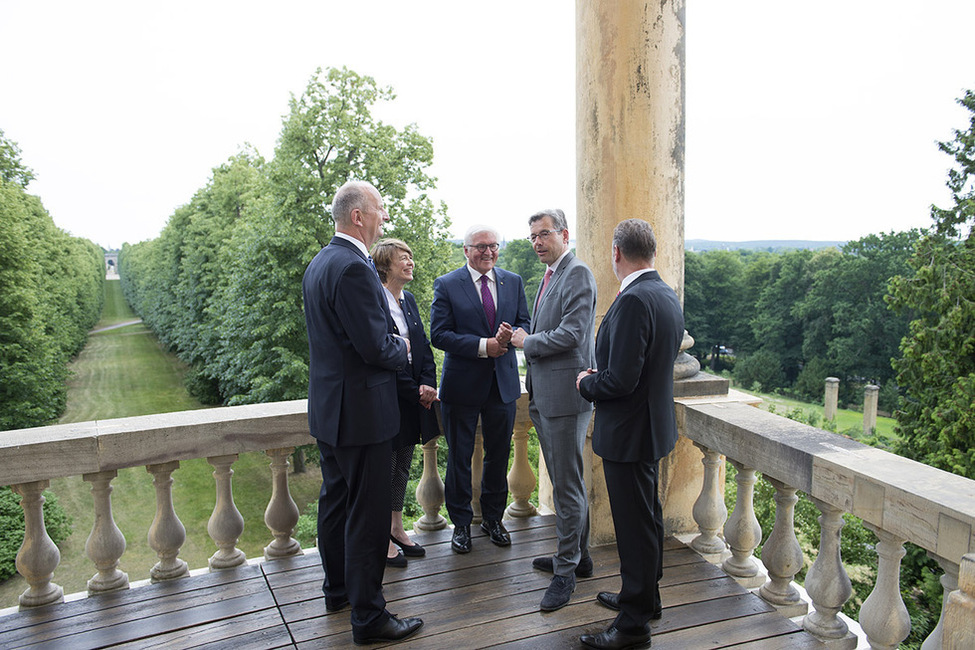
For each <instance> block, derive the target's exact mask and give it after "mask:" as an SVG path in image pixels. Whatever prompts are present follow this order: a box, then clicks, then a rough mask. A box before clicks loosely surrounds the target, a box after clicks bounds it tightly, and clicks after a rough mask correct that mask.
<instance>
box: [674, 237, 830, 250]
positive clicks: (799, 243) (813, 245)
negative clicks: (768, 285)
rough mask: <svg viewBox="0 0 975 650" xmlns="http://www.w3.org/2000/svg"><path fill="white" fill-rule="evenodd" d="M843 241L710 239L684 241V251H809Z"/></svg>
mask: <svg viewBox="0 0 975 650" xmlns="http://www.w3.org/2000/svg"><path fill="white" fill-rule="evenodd" d="M845 243H846V242H845V241H809V240H805V239H762V240H757V241H712V240H710V239H688V240H685V241H684V249H685V250H689V251H694V252H696V253H700V252H702V251H716V250H719V251H733V250H751V251H770V252H778V251H784V250H796V249H801V248H805V249H809V250H817V249H820V248H829V247H831V246H832V247H835V248H839V247H841V246H843V245H844V244H845Z"/></svg>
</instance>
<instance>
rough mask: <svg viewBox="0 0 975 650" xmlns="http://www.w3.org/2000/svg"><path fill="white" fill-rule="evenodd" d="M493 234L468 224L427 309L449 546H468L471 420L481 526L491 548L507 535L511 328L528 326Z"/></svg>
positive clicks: (515, 381)
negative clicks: (438, 362) (438, 366)
mask: <svg viewBox="0 0 975 650" xmlns="http://www.w3.org/2000/svg"><path fill="white" fill-rule="evenodd" d="M498 248H499V244H498V233H497V232H496V231H495V230H494V229H493V228H490V227H488V226H472V227H471V228H470V229H469V230H468V231H467V234H466V236H465V237H464V256H465V257H467V264H465V265H464V266H462V267H460V268H459V269H457V270H455V271H451V272H450V273H447V274H446V275H442V276H440V277H439V278H437V279H436V280H435V281H434V283H433V304H432V305H431V307H430V340H431V341H432V342H433V345H434V346H435V347H438V348H440V349H441V350H443V351H444V352H446V354H445V355H444V361H443V376H442V378H441V381H440V413H441V415H442V416H443V428H444V435H445V437H446V438H447V478H446V481H445V485H444V497H445V501H446V502H447V513H448V514H449V515H450V521H451V522H453V524H454V533H453V536H452V537H451V540H450V547H451V548H452V549H453V550H454V552H455V553H469V552H470V551H471V546H472V545H471V521H472V519H473V516H474V513H473V509H472V508H471V498H472V494H473V490H472V489H471V454H472V453H473V451H474V434H475V431H476V429H477V421H478V419H480V421H481V437H482V439H483V441H484V471H483V474H482V475H481V517H482V521H481V529H482V530H483V531H484V532H485V533H487V535H488V536H489V537H490V538H491V541H492V542H493V543H494V544H496V545H498V546H508V545H509V544H511V538H510V536H509V535H508V531H507V530H506V529H505V527H504V524H502V523H501V517H502V516H503V515H504V506H505V503H506V502H507V499H508V479H507V472H508V456H509V455H510V451H511V430H512V427H513V426H514V423H515V411H516V408H517V407H516V404H515V402H516V401H517V399H518V397H520V396H521V382H520V380H519V378H518V361H517V359H516V358H515V349H514V347H513V346H511V347H509V345H508V344H509V343H510V342H511V336H512V332H513V329H512V328H513V327H521V328H523V329H524V328H527V327H529V326H530V324H531V323H530V321H529V316H528V303H527V301H526V300H525V289H524V285H523V284H522V281H521V276H520V275H518V274H517V273H511V272H510V271H505V270H503V269H499V268H497V267H496V266H495V262H497V261H498Z"/></svg>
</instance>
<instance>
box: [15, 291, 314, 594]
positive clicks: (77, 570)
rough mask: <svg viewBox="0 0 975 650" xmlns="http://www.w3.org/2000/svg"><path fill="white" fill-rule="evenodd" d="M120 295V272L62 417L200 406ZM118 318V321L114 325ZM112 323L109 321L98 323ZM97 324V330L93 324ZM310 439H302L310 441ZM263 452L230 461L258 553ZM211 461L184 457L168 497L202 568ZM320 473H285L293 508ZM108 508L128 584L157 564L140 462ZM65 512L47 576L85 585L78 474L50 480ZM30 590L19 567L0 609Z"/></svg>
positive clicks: (251, 551)
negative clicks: (67, 530) (68, 528)
mask: <svg viewBox="0 0 975 650" xmlns="http://www.w3.org/2000/svg"><path fill="white" fill-rule="evenodd" d="M137 319H138V316H137V315H136V314H134V313H133V312H132V310H131V309H130V308H129V306H128V305H127V304H126V302H125V300H124V298H123V297H122V290H121V287H120V284H119V281H118V280H106V282H105V308H104V311H103V314H102V318H101V320H99V322H98V324H97V325H96V326H95V327H94V329H93V333H92V334H90V335H89V339H88V344H87V345H86V346H85V349H84V350H82V352H81V354H79V355H78V358H77V359H76V360H75V361H73V362H72V364H71V371H72V373H73V376H72V378H71V380H70V381H69V384H68V404H67V408H66V410H65V413H64V415H63V416H62V418H61V422H84V421H88V420H104V419H109V418H118V417H128V416H134V415H147V414H150V413H167V412H172V411H184V410H189V409H198V408H205V407H204V406H203V405H202V404H200V403H199V402H198V401H196V400H195V399H194V398H193V397H192V396H191V395H189V393H187V391H186V389H185V388H184V386H183V374H184V372H185V366H184V365H183V364H182V363H181V362H180V361H179V360H178V359H177V358H176V357H175V356H174V355H172V354H170V353H169V352H167V351H166V350H164V349H163V348H162V346H161V345H160V344H159V342H158V341H157V340H156V337H155V336H154V335H153V334H152V332H150V331H149V329H148V328H147V327H146V326H145V325H143V324H142V323H141V322H140V323H136V324H131V325H124V323H126V322H127V321H132V320H137ZM118 325H122V326H121V327H113V326H118ZM103 328H111V329H103ZM100 329H101V330H103V331H100V332H97V333H96V332H94V330H100ZM310 441H311V438H309V442H310ZM269 463H270V459H269V458H268V457H267V456H266V455H265V454H262V453H252V454H244V455H242V456H241V457H240V460H238V461H237V462H236V463H235V464H234V467H233V469H234V477H233V485H234V500H235V502H236V504H237V508H238V509H239V510H240V512H241V514H242V515H243V516H244V521H245V529H244V534H243V535H242V536H241V539H240V541H239V542H238V544H237V546H238V548H240V549H242V550H243V551H244V552H245V553H246V554H247V557H260V556H261V555H262V554H263V548H264V546H266V545H267V544H268V543H269V542H270V541H271V539H272V538H271V534H270V532H269V531H268V530H267V528H266V527H265V526H264V524H263V521H264V509H265V508H266V507H267V502H268V499H269V498H270V495H271V472H270V469H269ZM212 473H213V468H212V467H211V466H210V465H209V464H207V462H206V460H205V459H202V458H201V459H195V460H191V461H187V462H183V463H182V465H181V467H180V469H178V470H177V471H176V472H174V473H173V479H174V481H175V483H174V486H173V499H174V502H175V506H176V513H177V514H178V515H179V517H180V520H181V521H182V522H183V525H184V526H185V527H186V543H185V545H184V546H183V548H182V550H181V551H180V557H181V558H182V559H184V560H186V562H187V563H188V564H189V566H190V568H191V569H196V568H202V567H206V566H207V559H208V558H209V557H210V556H211V555H212V554H213V553H214V552H215V551H216V546H215V545H214V544H213V542H212V541H211V540H210V538H209V536H208V535H207V533H206V524H207V520H208V519H209V518H210V514H211V512H212V511H213V505H214V502H215V501H216V492H215V487H214V481H213V476H212ZM320 484H321V476H320V474H319V473H318V469H317V467H314V466H311V467H309V470H308V472H307V473H305V474H302V475H292V480H291V488H292V495H293V496H294V499H295V502H296V503H297V504H298V507H299V508H301V509H302V510H303V509H304V507H305V505H306V504H307V503H309V502H311V501H313V500H316V499H317V498H318V489H319V487H320ZM112 487H113V488H114V489H113V492H112V511H113V514H114V516H115V522H116V525H118V527H119V529H120V530H121V531H122V533H123V534H124V535H125V540H126V550H125V554H124V555H123V556H122V560H121V562H120V568H121V569H122V570H123V571H125V572H126V573H128V574H129V580H130V581H131V582H134V581H137V580H145V579H148V577H149V569H150V568H152V566H153V564H155V562H156V560H157V558H156V554H155V552H154V551H153V550H152V549H151V548H150V547H149V544H148V542H147V540H146V535H147V533H148V531H149V527H150V525H151V524H152V519H153V516H154V514H155V506H154V504H155V498H156V497H155V489H154V488H153V486H152V475H151V474H149V473H148V472H147V471H146V469H145V468H144V467H133V468H129V469H125V470H121V471H120V472H119V476H118V478H117V479H115V480H114V481H113V482H112ZM51 490H52V491H53V492H54V493H55V494H56V495H57V497H58V499H59V501H60V502H61V504H62V505H63V506H64V509H65V511H66V512H67V513H68V514H69V515H70V516H71V518H72V520H73V524H74V531H73V533H72V534H71V536H70V537H69V538H68V539H67V540H65V541H64V542H63V543H62V544H61V546H60V550H61V565H60V566H59V567H58V569H57V571H56V572H55V574H54V582H56V583H58V584H60V585H61V586H62V587H64V592H65V594H72V593H76V592H82V591H85V590H86V589H87V581H88V579H89V578H91V577H92V576H93V575H94V574H95V567H94V565H93V564H92V563H91V561H90V560H89V559H88V557H87V556H86V555H85V542H86V541H87V539H88V534H89V533H90V532H91V528H92V524H93V521H94V512H93V509H92V498H91V491H90V486H89V484H87V483H85V482H84V481H82V480H81V477H80V476H72V477H68V478H64V479H58V480H54V481H52V482H51ZM26 588H27V584H26V582H24V580H23V578H21V577H20V576H19V575H18V576H15V577H13V578H11V579H9V580H7V581H5V582H3V583H2V584H0V607H11V606H15V605H16V604H17V598H18V597H19V595H20V594H21V593H22V592H23V591H24V590H25V589H26Z"/></svg>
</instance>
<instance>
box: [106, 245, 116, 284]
mask: <svg viewBox="0 0 975 650" xmlns="http://www.w3.org/2000/svg"><path fill="white" fill-rule="evenodd" d="M105 277H106V278H117V277H118V250H112V251H105Z"/></svg>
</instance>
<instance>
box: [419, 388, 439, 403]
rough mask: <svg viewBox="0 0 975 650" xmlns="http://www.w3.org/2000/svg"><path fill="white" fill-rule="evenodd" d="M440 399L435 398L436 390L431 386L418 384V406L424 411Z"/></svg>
mask: <svg viewBox="0 0 975 650" xmlns="http://www.w3.org/2000/svg"><path fill="white" fill-rule="evenodd" d="M439 401H440V398H439V397H437V389H436V388H434V387H433V386H427V385H426V384H420V406H422V407H423V408H425V409H429V408H430V407H431V406H433V403H434V402H439Z"/></svg>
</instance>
